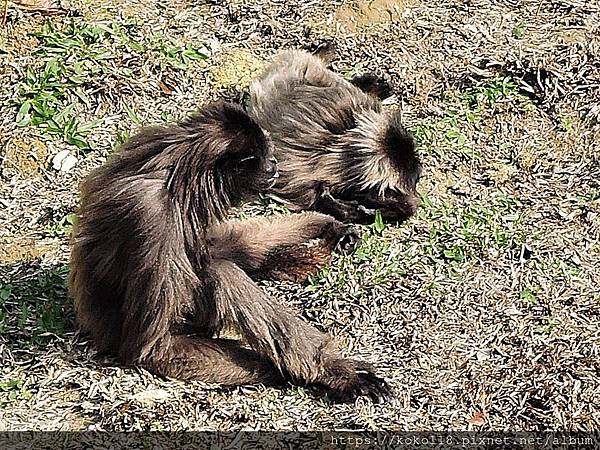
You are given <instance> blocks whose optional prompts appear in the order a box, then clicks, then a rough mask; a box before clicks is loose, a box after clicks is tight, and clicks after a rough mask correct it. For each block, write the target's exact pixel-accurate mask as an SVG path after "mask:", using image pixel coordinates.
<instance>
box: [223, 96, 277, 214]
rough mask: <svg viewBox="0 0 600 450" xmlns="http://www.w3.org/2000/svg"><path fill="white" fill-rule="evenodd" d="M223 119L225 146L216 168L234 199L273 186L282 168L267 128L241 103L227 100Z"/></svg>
mask: <svg viewBox="0 0 600 450" xmlns="http://www.w3.org/2000/svg"><path fill="white" fill-rule="evenodd" d="M220 119H221V130H222V136H223V145H224V147H223V152H222V154H221V155H220V156H219V158H218V159H217V161H216V163H215V168H216V172H217V174H218V175H217V178H218V179H219V180H220V181H221V183H223V184H224V185H225V186H227V192H228V194H229V195H230V197H231V198H232V199H233V201H234V203H237V202H238V201H241V200H244V199H248V198H252V197H254V196H255V195H257V194H258V193H260V192H264V191H266V190H268V189H269V188H271V187H272V186H273V185H274V184H275V182H276V181H277V178H278V177H279V172H278V170H277V160H276V159H275V157H274V156H273V144H272V142H271V139H270V138H269V137H268V135H267V134H266V132H265V131H263V130H262V129H261V128H260V126H259V125H258V124H257V123H256V122H255V121H254V120H253V119H252V118H251V117H250V116H249V115H248V114H247V113H246V112H245V111H244V110H243V109H242V108H241V107H240V106H238V105H234V104H230V103H224V104H223V107H222V116H221V118H220Z"/></svg>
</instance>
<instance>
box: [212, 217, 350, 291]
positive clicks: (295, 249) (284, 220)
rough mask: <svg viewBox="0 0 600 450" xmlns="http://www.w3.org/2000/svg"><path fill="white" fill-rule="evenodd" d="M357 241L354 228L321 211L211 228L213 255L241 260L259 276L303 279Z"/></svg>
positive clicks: (256, 276)
mask: <svg viewBox="0 0 600 450" xmlns="http://www.w3.org/2000/svg"><path fill="white" fill-rule="evenodd" d="M357 241H358V234H357V233H356V230H355V229H354V228H352V227H349V226H347V225H344V224H342V223H340V222H338V221H337V220H335V219H334V218H333V217H331V216H327V215H324V214H319V213H315V212H307V213H301V214H292V215H289V216H279V217H256V218H252V219H247V220H243V221H242V220H231V221H228V222H224V223H221V224H219V225H216V226H215V227H213V228H212V229H211V230H209V233H208V242H209V246H210V252H211V255H212V256H213V258H217V259H226V260H229V261H233V262H235V263H236V264H237V265H238V266H239V267H241V268H242V269H243V270H244V271H245V272H246V273H247V274H248V275H250V276H251V277H252V278H253V279H276V280H302V279H304V278H306V276H307V275H308V274H310V273H313V272H315V271H317V270H318V269H319V268H320V267H322V266H323V265H324V264H327V263H328V262H329V261H330V259H331V253H332V252H333V251H334V250H337V251H342V252H348V251H351V250H352V249H353V248H354V246H355V244H356V243H357Z"/></svg>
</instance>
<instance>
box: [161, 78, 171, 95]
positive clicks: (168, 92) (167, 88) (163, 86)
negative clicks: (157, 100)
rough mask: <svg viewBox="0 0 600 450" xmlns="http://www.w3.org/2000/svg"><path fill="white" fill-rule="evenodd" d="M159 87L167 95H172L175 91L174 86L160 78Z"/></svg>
mask: <svg viewBox="0 0 600 450" xmlns="http://www.w3.org/2000/svg"><path fill="white" fill-rule="evenodd" d="M158 87H159V88H160V90H161V91H163V92H164V93H165V94H166V95H171V94H172V93H173V88H172V87H171V86H169V85H168V84H167V83H165V82H163V81H162V80H158Z"/></svg>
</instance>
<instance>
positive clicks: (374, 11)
mask: <svg viewBox="0 0 600 450" xmlns="http://www.w3.org/2000/svg"><path fill="white" fill-rule="evenodd" d="M404 7H405V2H404V1H403V0H373V1H364V0H362V1H352V2H348V3H346V4H343V5H342V6H340V7H339V8H338V9H337V11H336V13H335V15H334V20H335V21H336V22H338V23H339V24H341V25H342V26H344V27H346V28H347V29H348V31H351V32H355V31H357V30H362V29H365V28H368V27H371V26H373V25H381V24H386V23H390V22H394V21H397V20H400V17H401V14H402V11H403V10H404Z"/></svg>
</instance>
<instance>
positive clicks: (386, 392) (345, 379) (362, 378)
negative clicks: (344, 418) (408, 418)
mask: <svg viewBox="0 0 600 450" xmlns="http://www.w3.org/2000/svg"><path fill="white" fill-rule="evenodd" d="M325 370H326V375H325V377H324V379H323V380H321V381H319V383H317V385H318V386H319V387H321V388H323V389H324V390H325V391H326V393H327V395H328V397H329V398H330V399H331V400H332V401H333V402H334V403H350V402H354V401H355V400H356V399H357V398H358V397H361V396H367V397H369V398H370V399H371V400H372V401H373V402H375V403H383V402H384V401H386V400H389V399H390V398H391V396H392V391H391V388H390V386H389V385H388V384H387V382H386V381H385V380H384V379H383V378H381V377H378V376H377V375H376V374H375V372H374V370H373V368H372V367H371V365H370V364H368V363H365V362H363V361H355V360H352V359H336V360H332V361H331V362H330V363H329V364H328V365H327V366H326V368H325Z"/></svg>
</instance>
